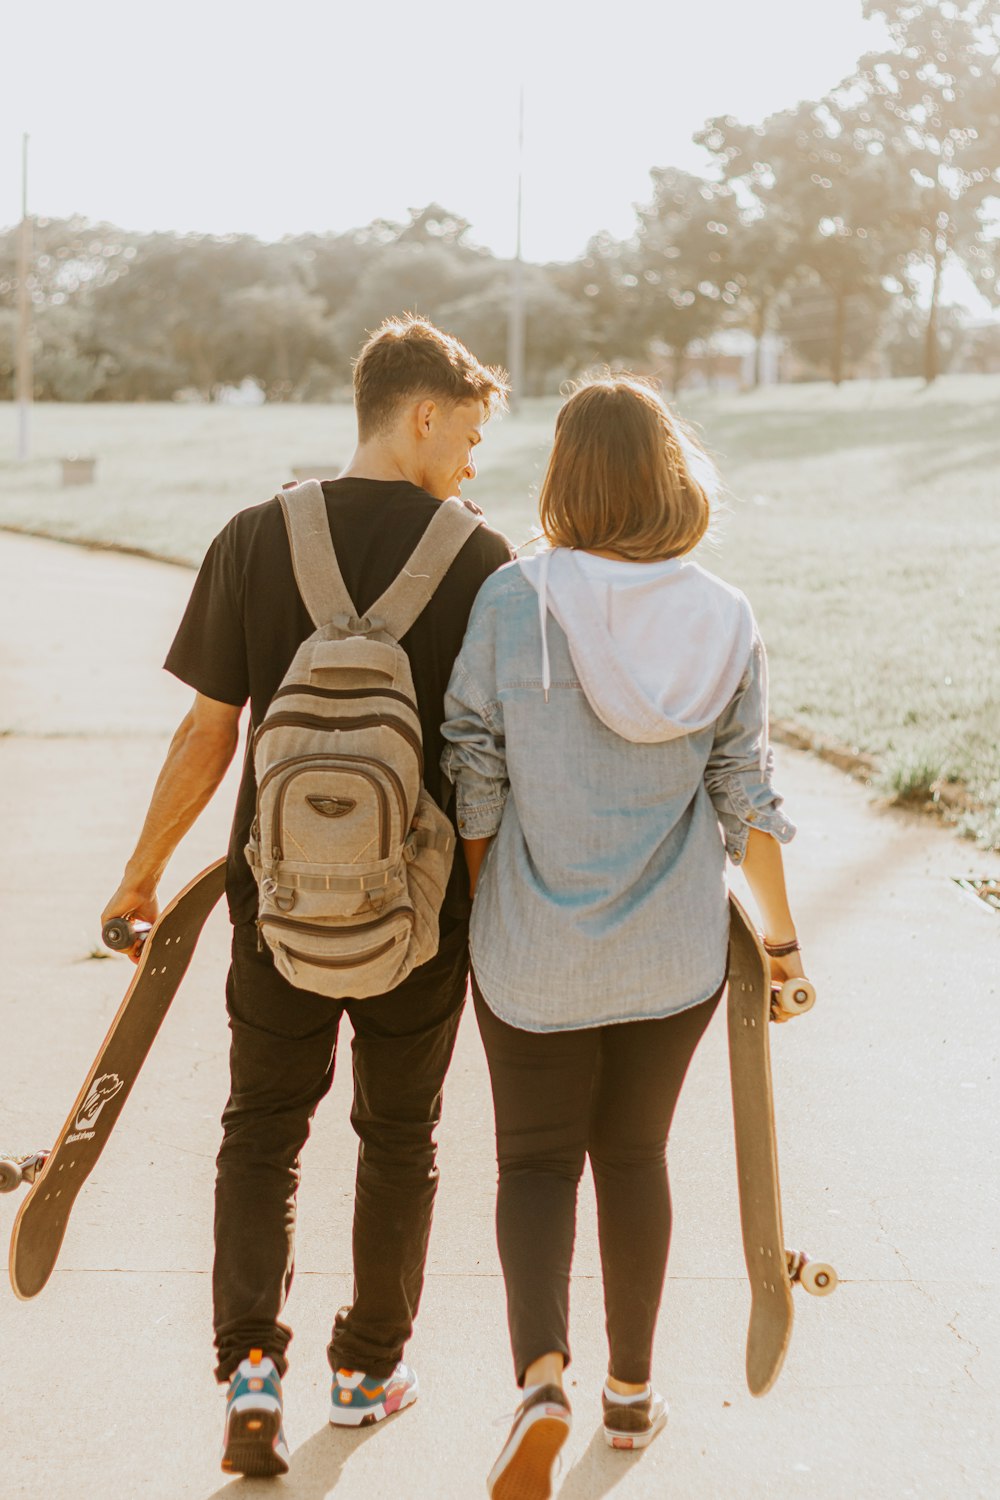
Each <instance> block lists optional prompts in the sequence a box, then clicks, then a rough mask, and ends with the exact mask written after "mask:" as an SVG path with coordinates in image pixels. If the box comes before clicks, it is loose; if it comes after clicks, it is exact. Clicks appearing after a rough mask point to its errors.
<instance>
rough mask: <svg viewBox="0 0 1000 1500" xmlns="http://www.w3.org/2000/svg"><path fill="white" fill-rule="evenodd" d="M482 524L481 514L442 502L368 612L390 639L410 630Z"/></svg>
mask: <svg viewBox="0 0 1000 1500" xmlns="http://www.w3.org/2000/svg"><path fill="white" fill-rule="evenodd" d="M482 524H483V517H482V515H480V514H479V513H478V512H477V511H474V510H470V508H469V507H468V506H467V505H465V504H463V502H462V501H461V500H458V499H454V498H453V499H451V500H442V502H441V504H440V505H439V506H438V509H437V511H436V513H435V515H434V517H433V519H432V521H431V524H430V525H429V526H428V528H427V530H426V531H425V532H424V534H423V536H422V537H421V538H420V541H419V542H418V543H417V546H416V548H415V549H414V551H413V555H412V556H411V557H410V560H409V562H407V564H406V565H405V567H404V568H403V570H402V572H401V573H400V574H399V575H398V577H397V578H395V579H394V580H393V582H392V583H391V584H390V586H389V587H388V588H387V589H386V591H385V593H384V594H383V595H382V596H381V598H380V599H378V600H377V601H376V603H374V604H373V605H372V607H371V609H370V610H369V611H368V613H369V615H371V616H372V617H375V616H377V617H378V618H379V619H381V620H382V621H384V623H385V628H386V630H387V631H388V632H389V634H390V635H391V636H392V637H393V639H394V640H397V641H401V640H402V639H403V636H404V635H406V633H407V631H408V630H410V629H411V628H412V626H413V624H414V621H415V620H416V619H417V618H418V616H419V615H420V614H421V613H422V612H423V610H424V608H425V606H426V605H427V604H429V603H430V600H431V597H432V595H433V594H434V591H435V589H437V587H438V585H439V584H440V583H441V581H442V579H443V578H444V575H445V574H446V573H447V571H448V569H449V568H450V567H451V565H452V563H453V562H454V561H455V558H456V557H457V556H458V554H459V553H460V552H461V550H462V548H463V547H464V546H465V544H466V542H467V541H468V540H469V537H470V536H471V535H472V533H473V532H474V531H476V530H477V529H478V528H479V527H480V526H482Z"/></svg>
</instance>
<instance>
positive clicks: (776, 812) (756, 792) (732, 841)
mask: <svg viewBox="0 0 1000 1500" xmlns="http://www.w3.org/2000/svg"><path fill="white" fill-rule="evenodd" d="M773 769H774V755H773V752H772V750H771V747H770V744H769V743H768V728H767V656H766V653H765V651H764V643H763V642H762V641H761V639H760V636H759V635H756V634H755V635H754V643H753V649H752V650H751V653H750V660H749V663H748V664H747V669H746V671H745V672H744V674H743V678H742V681H741V682H740V685H739V687H738V688H737V690H736V693H735V695H734V697H733V698H732V700H731V701H730V703H729V704H728V706H727V707H726V709H725V711H724V712H723V713H722V715H721V716H720V718H719V720H718V722H717V724H716V726H715V740H714V743H713V745H712V752H711V754H710V756H709V758H708V765H707V767H706V769H705V785H706V787H707V788H708V793H709V796H710V797H711V799H712V802H713V805H714V807H715V811H716V815H717V817H718V819H719V823H720V824H721V825H722V831H723V834H724V836H725V840H726V853H727V854H728V855H729V858H730V859H731V860H732V861H733V864H736V865H738V864H742V862H743V860H744V858H745V856H746V851H747V837H748V835H749V832H750V829H751V828H756V829H759V831H760V832H761V833H769V834H771V835H773V837H774V838H776V839H777V840H778V841H779V843H782V844H787V843H788V841H789V840H790V839H791V838H793V837H794V836H795V825H794V823H791V822H790V821H789V819H788V818H786V817H785V815H784V813H783V812H782V811H781V805H782V799H781V798H780V797H779V796H778V794H777V792H775V790H774V787H773V786H772V784H771V776H772V773H773Z"/></svg>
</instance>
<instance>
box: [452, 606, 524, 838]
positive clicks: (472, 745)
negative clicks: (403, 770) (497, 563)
mask: <svg viewBox="0 0 1000 1500" xmlns="http://www.w3.org/2000/svg"><path fill="white" fill-rule="evenodd" d="M488 630H489V621H488V620H486V619H484V618H483V612H481V611H478V612H477V611H474V612H473V616H472V619H471V620H470V622H469V631H468V634H467V635H466V638H465V644H464V645H463V647H462V650H461V653H460V654H459V657H458V660H457V661H456V663H455V667H454V670H453V672H452V674H451V682H450V683H449V684H448V691H447V693H446V695H445V700H444V708H445V722H444V724H443V726H442V731H441V732H442V734H443V735H444V739H445V747H444V754H443V755H442V757H441V768H442V770H443V771H444V774H445V775H446V776H447V778H448V780H449V781H451V782H453V783H454V786H455V803H456V813H457V818H458V831H459V833H460V834H461V835H462V837H463V838H466V839H485V838H492V837H493V835H494V834H495V833H496V831H497V829H498V828H499V827H500V819H501V818H502V817H503V809H504V803H505V802H506V800H507V792H508V789H509V782H508V780H507V748H506V742H505V740H504V727H503V707H502V705H501V704H500V702H499V701H498V699H497V696H496V681H495V673H494V672H493V671H492V662H493V651H492V643H491V642H490V641H489V640H488V638H487V636H488ZM490 679H492V680H490Z"/></svg>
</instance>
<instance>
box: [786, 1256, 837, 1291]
mask: <svg viewBox="0 0 1000 1500" xmlns="http://www.w3.org/2000/svg"><path fill="white" fill-rule="evenodd" d="M785 1260H786V1261H787V1262H788V1279H789V1281H791V1282H793V1283H795V1284H797V1285H798V1286H800V1287H801V1288H802V1290H803V1291H805V1292H808V1293H809V1295H810V1296H811V1297H829V1295H830V1293H831V1292H835V1291H836V1290H837V1273H836V1271H835V1270H834V1269H833V1267H832V1266H828V1265H827V1264H826V1262H825V1261H821V1260H810V1259H809V1257H808V1255H806V1253H805V1251H803V1250H786V1251H785Z"/></svg>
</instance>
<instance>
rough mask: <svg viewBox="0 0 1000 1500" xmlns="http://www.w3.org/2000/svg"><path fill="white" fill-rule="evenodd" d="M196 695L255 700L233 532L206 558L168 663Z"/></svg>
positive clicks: (223, 700)
mask: <svg viewBox="0 0 1000 1500" xmlns="http://www.w3.org/2000/svg"><path fill="white" fill-rule="evenodd" d="M164 666H165V667H166V669H167V671H168V672H172V673H173V675H174V676H175V677H179V678H180V680H181V682H186V683H187V684H188V686H189V687H193V688H194V690H195V692H196V693H202V694H203V695H204V696H205V697H206V698H214V699H215V700H216V702H218V703H230V704H232V705H233V707H234V708H242V707H243V705H244V703H246V701H247V698H248V697H249V695H250V683H249V675H248V666H247V644H246V634H245V631H244V628H243V610H242V608H241V603H240V591H239V588H238V587H237V582H236V570H235V566H234V559H233V550H232V538H231V536H230V528H229V527H227V528H226V529H225V530H224V531H221V532H220V533H219V535H218V536H217V537H216V538H215V541H214V542H213V543H212V545H211V546H210V547H209V549H208V552H207V553H206V554H205V561H204V562H203V563H202V565H201V568H200V569H199V572H198V577H197V578H196V580H195V585H194V588H193V589H192V590H191V597H190V599H189V600H188V605H187V609H186V610H185V611H184V617H183V619H182V620H181V623H180V627H179V629H178V631H177V634H176V635H175V636H174V643H173V645H172V646H171V647H170V650H169V651H168V653H167V659H166V661H165V662H164Z"/></svg>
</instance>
